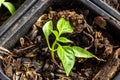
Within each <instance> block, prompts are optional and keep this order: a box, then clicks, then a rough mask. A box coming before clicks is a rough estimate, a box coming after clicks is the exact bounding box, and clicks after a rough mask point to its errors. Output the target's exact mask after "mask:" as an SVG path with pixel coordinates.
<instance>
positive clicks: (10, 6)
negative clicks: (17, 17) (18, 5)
mask: <svg viewBox="0 0 120 80" xmlns="http://www.w3.org/2000/svg"><path fill="white" fill-rule="evenodd" d="M2 5H4V6H5V7H6V8H7V9H8V10H9V12H10V13H11V14H12V15H13V14H14V12H15V7H14V5H13V4H12V3H11V2H6V1H5V0H0V7H1V6H2Z"/></svg>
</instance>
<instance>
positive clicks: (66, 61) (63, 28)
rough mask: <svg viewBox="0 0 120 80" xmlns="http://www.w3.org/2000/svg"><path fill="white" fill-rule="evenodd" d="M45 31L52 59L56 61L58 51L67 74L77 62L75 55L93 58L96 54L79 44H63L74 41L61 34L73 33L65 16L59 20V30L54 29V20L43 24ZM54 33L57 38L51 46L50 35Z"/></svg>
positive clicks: (67, 74)
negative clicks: (55, 56) (55, 55)
mask: <svg viewBox="0 0 120 80" xmlns="http://www.w3.org/2000/svg"><path fill="white" fill-rule="evenodd" d="M42 30H43V33H44V35H45V38H46V41H47V44H48V48H49V49H50V51H51V56H52V60H53V61H54V62H56V61H55V58H54V54H55V53H57V55H58V57H59V59H60V60H61V62H62V65H63V67H64V69H65V72H66V76H69V73H70V71H71V69H72V68H73V66H74V64H75V57H81V58H93V57H94V55H93V54H92V53H90V52H89V51H87V50H85V49H83V48H81V47H79V46H69V45H67V46H66V45H65V46H64V45H61V44H60V43H72V41H71V40H70V39H68V38H66V37H63V36H61V35H62V34H65V33H73V29H72V27H71V25H70V22H69V21H67V20H65V19H64V18H60V19H59V20H58V22H57V30H54V29H53V22H52V20H50V21H48V22H47V23H45V24H44V25H43V28H42ZM51 34H54V36H55V40H54V42H53V44H52V45H51V46H50V43H49V36H50V35H51Z"/></svg>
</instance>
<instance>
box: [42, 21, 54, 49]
mask: <svg viewBox="0 0 120 80" xmlns="http://www.w3.org/2000/svg"><path fill="white" fill-rule="evenodd" d="M42 30H43V33H44V35H45V38H46V41H47V44H48V47H49V49H50V44H49V36H50V34H51V33H52V32H51V31H52V30H53V23H52V21H51V20H50V21H48V22H47V23H45V24H44V25H43V28H42Z"/></svg>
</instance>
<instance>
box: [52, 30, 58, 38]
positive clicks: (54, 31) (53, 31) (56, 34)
mask: <svg viewBox="0 0 120 80" xmlns="http://www.w3.org/2000/svg"><path fill="white" fill-rule="evenodd" d="M51 32H52V33H53V34H54V35H55V37H56V38H58V37H59V33H58V31H56V30H51Z"/></svg>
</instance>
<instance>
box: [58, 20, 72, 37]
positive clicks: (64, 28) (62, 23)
mask: <svg viewBox="0 0 120 80" xmlns="http://www.w3.org/2000/svg"><path fill="white" fill-rule="evenodd" d="M57 29H58V31H59V35H61V34H63V33H72V32H73V29H72V27H71V25H70V23H69V21H66V20H65V19H64V18H61V19H60V20H59V21H58V22H57Z"/></svg>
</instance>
